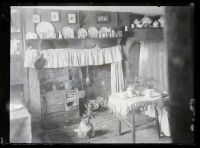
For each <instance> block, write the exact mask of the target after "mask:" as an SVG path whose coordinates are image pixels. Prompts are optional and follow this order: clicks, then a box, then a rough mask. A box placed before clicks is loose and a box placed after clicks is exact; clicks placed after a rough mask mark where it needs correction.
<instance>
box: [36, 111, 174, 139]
mask: <svg viewBox="0 0 200 148" xmlns="http://www.w3.org/2000/svg"><path fill="white" fill-rule="evenodd" d="M144 120H145V121H146V120H149V118H148V117H146V116H144V115H140V114H137V115H136V124H139V123H141V122H143V121H144ZM92 123H93V124H94V128H95V137H93V138H91V139H90V140H85V139H80V138H78V136H77V133H76V132H74V130H75V129H77V128H78V126H79V123H77V124H72V125H68V126H64V127H60V128H57V129H52V130H42V129H34V130H33V140H32V142H33V143H132V139H131V133H130V132H128V131H129V129H128V127H127V126H126V125H123V126H122V135H121V136H118V133H117V123H118V122H117V118H115V117H114V116H113V115H112V114H110V113H109V111H107V110H105V111H102V112H97V114H96V116H95V118H94V119H92ZM155 125H156V124H155V122H153V123H149V124H147V125H145V126H138V127H137V130H136V143H171V138H170V137H161V138H159V137H158V133H157V130H156V126H155Z"/></svg>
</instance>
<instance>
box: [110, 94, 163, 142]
mask: <svg viewBox="0 0 200 148" xmlns="http://www.w3.org/2000/svg"><path fill="white" fill-rule="evenodd" d="M159 101H162V97H161V95H160V94H157V95H155V96H154V97H145V96H137V97H130V98H124V97H121V98H120V97H118V94H115V95H112V96H110V97H109V101H108V106H109V108H110V109H111V111H112V112H113V113H114V114H115V115H116V116H117V118H118V119H119V121H118V134H119V135H121V124H122V123H125V124H127V125H128V126H129V127H131V128H132V129H131V131H132V140H133V143H135V141H136V136H135V131H136V124H135V110H136V109H137V108H138V107H140V106H143V105H153V106H154V109H155V113H156V116H155V118H152V119H153V120H152V121H156V125H157V130H158V135H159V138H160V125H159V119H158V109H157V102H159ZM130 112H131V113H132V124H131V123H129V122H128V121H126V120H125V119H124V117H127V115H128V113H130ZM144 124H145V123H144Z"/></svg>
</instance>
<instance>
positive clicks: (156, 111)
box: [155, 105, 160, 138]
mask: <svg viewBox="0 0 200 148" xmlns="http://www.w3.org/2000/svg"><path fill="white" fill-rule="evenodd" d="M155 113H156V125H157V129H158V137H159V138H160V124H159V116H158V109H157V107H156V105H155Z"/></svg>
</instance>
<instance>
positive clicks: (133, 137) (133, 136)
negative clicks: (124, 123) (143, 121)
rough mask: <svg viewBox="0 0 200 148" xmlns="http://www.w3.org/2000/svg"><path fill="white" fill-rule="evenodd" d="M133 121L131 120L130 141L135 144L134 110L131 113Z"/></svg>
mask: <svg viewBox="0 0 200 148" xmlns="http://www.w3.org/2000/svg"><path fill="white" fill-rule="evenodd" d="M132 114H133V115H132V116H133V120H132V139H133V143H135V110H133V112H132Z"/></svg>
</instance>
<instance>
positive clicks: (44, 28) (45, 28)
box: [36, 22, 55, 35]
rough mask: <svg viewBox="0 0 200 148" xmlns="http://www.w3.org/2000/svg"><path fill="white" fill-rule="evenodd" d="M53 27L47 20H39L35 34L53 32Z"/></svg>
mask: <svg viewBox="0 0 200 148" xmlns="http://www.w3.org/2000/svg"><path fill="white" fill-rule="evenodd" d="M54 31H55V29H54V27H53V25H52V24H51V23H49V22H40V23H39V24H38V25H37V27H36V32H37V34H41V33H42V34H44V35H47V34H50V33H54Z"/></svg>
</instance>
